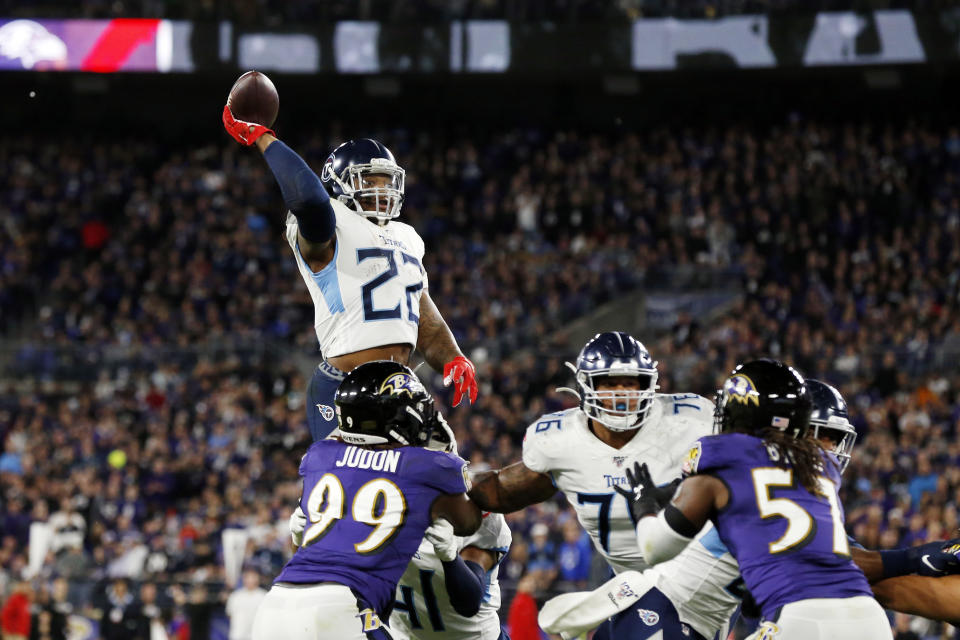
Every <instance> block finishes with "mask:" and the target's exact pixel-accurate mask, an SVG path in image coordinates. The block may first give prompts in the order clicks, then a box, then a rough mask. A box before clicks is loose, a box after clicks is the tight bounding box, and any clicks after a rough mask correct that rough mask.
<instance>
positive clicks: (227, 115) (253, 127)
mask: <svg viewBox="0 0 960 640" xmlns="http://www.w3.org/2000/svg"><path fill="white" fill-rule="evenodd" d="M223 128H224V129H226V130H227V133H229V134H230V136H231V137H232V138H233V139H234V140H236V141H237V142H239V143H240V144H242V145H243V146H245V147H249V146H250V145H252V144H253V143H254V142H256V141H257V138H259V137H260V136H262V135H263V134H265V133H269V134H270V135H272V136H273V135H276V134H275V133H274V132H273V130H271V129H268V128H266V127H265V126H263V125H262V124H257V123H256V122H245V121H243V120H237V119H236V118H234V117H233V112H232V111H230V105H223Z"/></svg>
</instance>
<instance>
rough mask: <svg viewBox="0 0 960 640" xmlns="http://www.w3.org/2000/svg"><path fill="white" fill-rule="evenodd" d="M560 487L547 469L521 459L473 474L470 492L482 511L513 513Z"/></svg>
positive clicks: (549, 494)
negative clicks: (532, 466) (536, 468)
mask: <svg viewBox="0 0 960 640" xmlns="http://www.w3.org/2000/svg"><path fill="white" fill-rule="evenodd" d="M556 492H557V488H556V487H555V486H554V485H553V480H551V479H550V476H548V475H547V474H545V473H538V472H536V471H532V470H530V469H528V468H527V466H526V465H525V464H523V463H522V462H516V463H514V464H512V465H510V466H509V467H504V468H503V469H497V470H495V471H483V472H481V473H478V474H475V475H474V476H473V488H472V489H470V491H469V492H468V494H467V495H469V496H470V499H471V500H473V501H474V502H475V503H476V505H477V506H478V507H480V509H482V510H483V511H494V512H496V513H511V512H513V511H518V510H520V509H523V508H524V507H529V506H530V505H532V504H537V503H538V502H543V501H544V500H546V499H548V498H549V497H550V496H552V495H553V494H554V493H556Z"/></svg>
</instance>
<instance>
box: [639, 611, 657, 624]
mask: <svg viewBox="0 0 960 640" xmlns="http://www.w3.org/2000/svg"><path fill="white" fill-rule="evenodd" d="M637 615H638V616H640V619H641V620H642V621H643V624H645V625H647V626H648V627H652V626H653V625H655V624H657V623H658V622H660V614H659V613H657V612H656V611H650V610H649V609H637Z"/></svg>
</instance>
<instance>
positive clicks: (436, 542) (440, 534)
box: [423, 518, 460, 562]
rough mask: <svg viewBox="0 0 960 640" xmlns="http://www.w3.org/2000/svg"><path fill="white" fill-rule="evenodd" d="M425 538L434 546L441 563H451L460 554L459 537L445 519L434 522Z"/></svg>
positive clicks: (424, 535)
mask: <svg viewBox="0 0 960 640" xmlns="http://www.w3.org/2000/svg"><path fill="white" fill-rule="evenodd" d="M423 537H424V538H425V539H427V540H429V541H430V544H432V545H433V550H434V551H435V552H436V553H437V557H438V558H440V561H441V562H450V561H452V560H454V559H456V557H457V554H458V553H459V552H460V550H459V549H458V548H457V546H458V545H457V536H456V535H454V533H453V525H452V524H450V523H449V522H448V521H447V520H446V519H444V518H437V519H436V520H434V521H433V524H432V525H430V528H429V529H427V530H426V532H425V533H424V534H423Z"/></svg>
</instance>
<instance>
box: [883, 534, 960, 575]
mask: <svg viewBox="0 0 960 640" xmlns="http://www.w3.org/2000/svg"><path fill="white" fill-rule="evenodd" d="M958 556H960V538H954V539H953V540H947V541H946V542H943V541H940V542H928V543H927V544H922V545H920V546H918V547H908V548H906V549H893V550H892V551H881V552H880V558H881V559H882V560H883V577H884V578H893V577H896V576H905V575H910V574H914V573H915V574H917V575H921V576H927V577H928V578H940V577H943V576H949V575H953V574H957V573H960V557H958Z"/></svg>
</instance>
